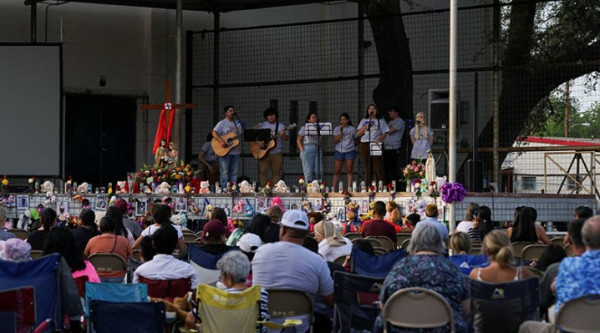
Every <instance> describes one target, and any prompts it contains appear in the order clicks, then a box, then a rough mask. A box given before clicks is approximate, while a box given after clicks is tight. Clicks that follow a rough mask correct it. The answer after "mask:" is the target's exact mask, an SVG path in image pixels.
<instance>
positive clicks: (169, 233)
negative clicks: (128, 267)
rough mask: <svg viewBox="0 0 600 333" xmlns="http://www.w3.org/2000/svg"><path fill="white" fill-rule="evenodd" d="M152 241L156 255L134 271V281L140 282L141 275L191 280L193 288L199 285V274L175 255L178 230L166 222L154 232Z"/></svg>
mask: <svg viewBox="0 0 600 333" xmlns="http://www.w3.org/2000/svg"><path fill="white" fill-rule="evenodd" d="M152 242H153V244H154V249H155V250H156V255H155V256H154V258H152V260H150V261H146V262H145V263H143V264H142V265H141V266H140V267H138V268H137V269H136V270H135V272H134V273H133V283H138V282H139V279H140V277H145V278H147V279H152V280H177V279H187V278H189V279H190V280H191V284H192V289H196V286H197V285H198V275H197V274H196V271H195V270H194V269H193V268H192V266H190V264H188V263H186V262H184V261H181V260H178V259H176V258H175V257H173V250H175V246H176V245H177V231H176V230H175V228H174V227H173V226H171V225H170V224H165V225H163V226H162V227H161V228H159V229H158V230H156V232H154V234H152Z"/></svg>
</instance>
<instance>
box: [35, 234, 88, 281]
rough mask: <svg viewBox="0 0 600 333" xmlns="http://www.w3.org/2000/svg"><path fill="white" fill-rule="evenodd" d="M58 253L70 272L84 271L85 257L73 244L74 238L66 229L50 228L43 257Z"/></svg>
mask: <svg viewBox="0 0 600 333" xmlns="http://www.w3.org/2000/svg"><path fill="white" fill-rule="evenodd" d="M54 252H56V253H59V254H60V255H61V256H63V258H65V261H66V262H67V264H68V265H69V267H70V268H71V271H72V272H75V271H80V270H82V269H85V257H84V256H83V253H82V252H81V251H80V250H79V249H78V248H77V245H76V244H75V237H73V234H72V233H71V231H69V229H67V228H62V227H61V228H52V230H50V232H49V233H48V236H47V237H46V243H45V244H44V255H46V254H50V253H54Z"/></svg>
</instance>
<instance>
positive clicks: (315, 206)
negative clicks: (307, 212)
mask: <svg viewBox="0 0 600 333" xmlns="http://www.w3.org/2000/svg"><path fill="white" fill-rule="evenodd" d="M321 208H323V207H322V206H321V199H314V200H313V209H314V210H321Z"/></svg>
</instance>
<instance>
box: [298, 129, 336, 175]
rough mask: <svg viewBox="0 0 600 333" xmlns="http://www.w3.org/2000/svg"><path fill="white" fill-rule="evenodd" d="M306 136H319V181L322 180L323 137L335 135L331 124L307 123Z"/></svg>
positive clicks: (317, 157) (317, 158)
mask: <svg viewBox="0 0 600 333" xmlns="http://www.w3.org/2000/svg"><path fill="white" fill-rule="evenodd" d="M304 130H305V132H304V134H305V135H313V136H317V142H318V143H319V144H317V156H316V160H317V170H316V173H317V177H316V178H317V179H318V180H321V181H322V179H321V176H323V175H321V163H322V161H320V156H321V136H322V135H324V136H331V135H333V129H332V127H331V123H306V124H304Z"/></svg>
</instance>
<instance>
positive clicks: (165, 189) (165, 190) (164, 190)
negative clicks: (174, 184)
mask: <svg viewBox="0 0 600 333" xmlns="http://www.w3.org/2000/svg"><path fill="white" fill-rule="evenodd" d="M154 193H156V194H163V195H164V194H169V193H171V185H169V183H167V182H162V183H160V185H158V186H157V187H156V190H155V191H154Z"/></svg>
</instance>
